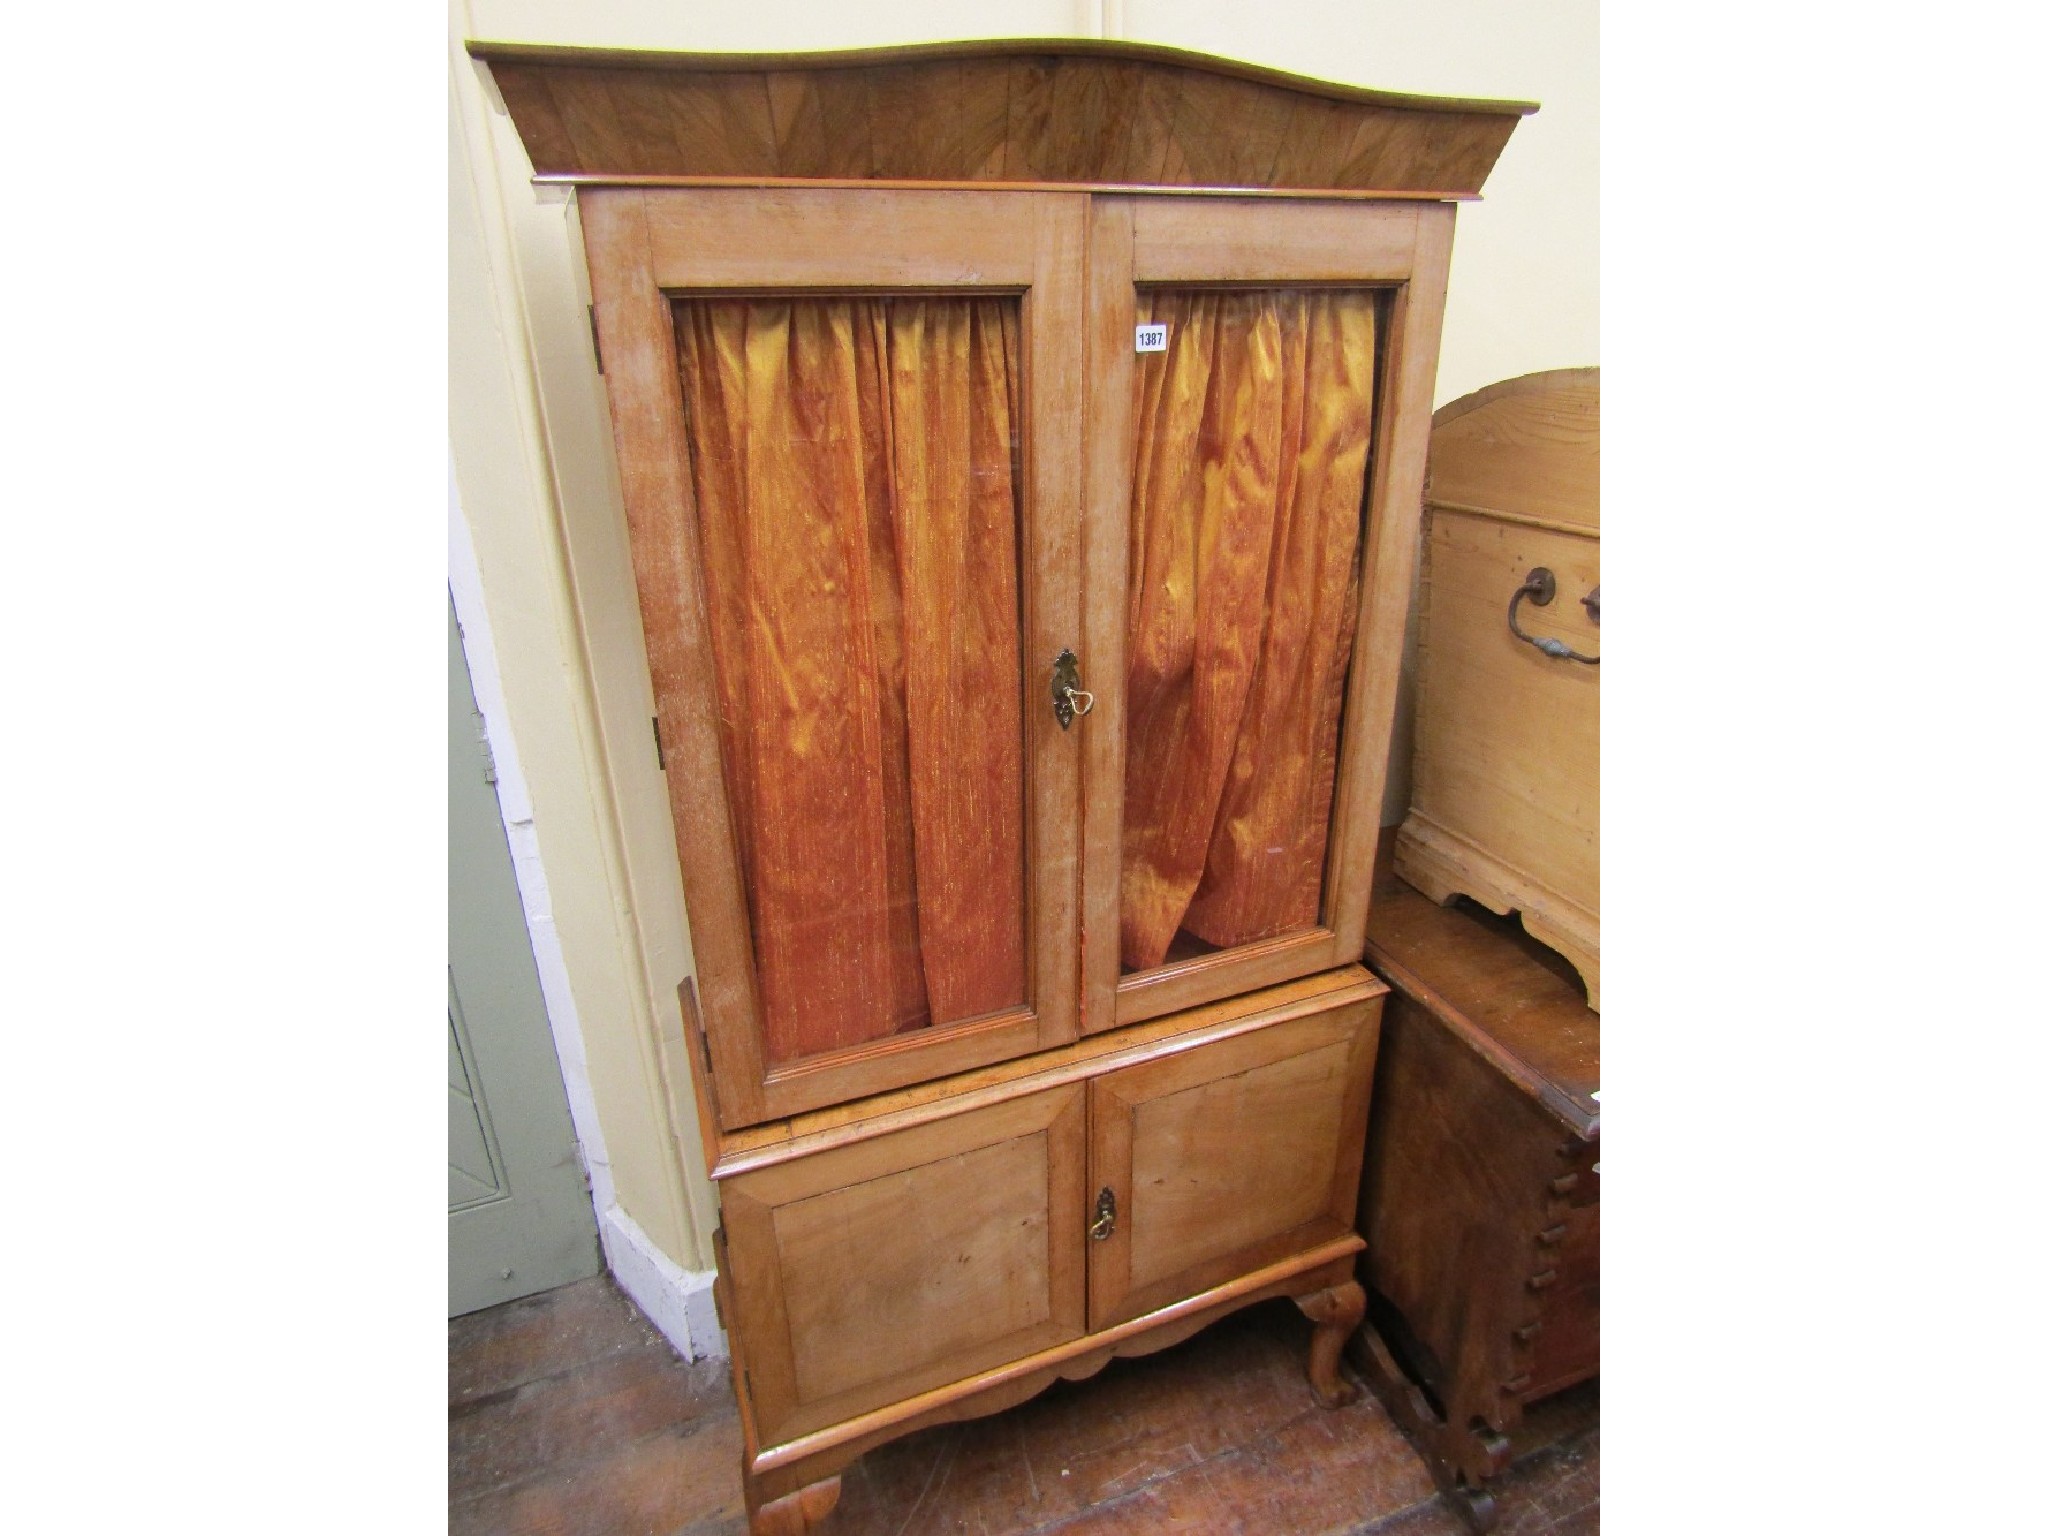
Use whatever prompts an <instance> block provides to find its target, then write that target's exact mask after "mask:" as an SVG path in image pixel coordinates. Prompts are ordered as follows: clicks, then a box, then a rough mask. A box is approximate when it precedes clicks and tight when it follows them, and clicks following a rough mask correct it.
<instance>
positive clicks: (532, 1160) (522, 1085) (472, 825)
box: [448, 604, 599, 1317]
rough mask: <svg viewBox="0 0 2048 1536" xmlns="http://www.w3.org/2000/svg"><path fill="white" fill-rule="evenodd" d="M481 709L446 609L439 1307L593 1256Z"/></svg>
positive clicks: (557, 1275)
mask: <svg viewBox="0 0 2048 1536" xmlns="http://www.w3.org/2000/svg"><path fill="white" fill-rule="evenodd" d="M495 779H496V775H495V774H494V772H493V771H492V767H491V758H490V753H489V751H488V750H487V749H486V748H485V746H484V734H483V717H482V716H481V715H480V714H479V713H478V712H477V707H476V699H475V696H474V694H473V693H472V691H471V689H470V683H469V666H468V663H467V661H466V660H465V658H464V657H463V654H462V637H461V631H460V630H459V629H458V628H457V627H456V623H455V610H454V607H453V605H452V604H451V605H450V607H449V610H448V1315H449V1316H450V1317H454V1316H456V1315H457V1314H459V1313H463V1312H474V1311H476V1310H477V1309H478V1308H479V1307H488V1306H493V1305H495V1304H496V1303H498V1302H501V1301H510V1300H512V1299H513V1298H514V1297H515V1296H529V1295H532V1294H533V1293H534V1292H535V1291H545V1290H551V1289H553V1288H554V1287H555V1286H558V1285H567V1284H568V1283H569V1282H570V1281H571V1280H581V1279H584V1278H585V1277H586V1276H589V1275H594V1274H596V1273H597V1271H598V1268H599V1259H598V1247H597V1224H596V1221H595V1219H594V1217H593V1216H592V1213H591V1208H590V1192H589V1190H588V1189H587V1188H586V1187H585V1185H584V1180H583V1169H582V1166H581V1164H580V1163H579V1162H578V1161H577V1158H576V1135H575V1130H574V1128H573V1127H572V1126H571V1124H570V1121H569V1103H568V1099H567V1097H566V1096H565V1095H564V1093H563V1091H562V1072H561V1067H560V1065H559V1064H558V1063H557V1061H556V1059H555V1043H554V1038H553V1036H552V1035H551V1034H550V1033H549V1031H548V1017H547V1010H546V1007H545V1006H544V1005H543V1003H542V1002H541V993H540V976H539V974H538V972H537V971H536V970H535V969H534V964H533V948H532V943H531V940H530V939H529V938H528V936H527V932H526V917H525V913H524V911H523V909H522V908H521V907H520V904H519V890H518V887H517V885H516V884H515V883H514V880H513V874H512V853H511V849H510V848H509V846H508V845H507V844H506V841H505V824H504V821H503V820H502V819H501V817H500V815H499V811H498V795H497V790H496V788H495V787H494V786H495Z"/></svg>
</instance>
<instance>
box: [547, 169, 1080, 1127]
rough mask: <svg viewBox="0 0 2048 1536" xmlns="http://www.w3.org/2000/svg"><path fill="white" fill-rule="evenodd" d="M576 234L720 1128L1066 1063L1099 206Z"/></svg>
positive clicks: (1073, 1018) (767, 219)
mask: <svg viewBox="0 0 2048 1536" xmlns="http://www.w3.org/2000/svg"><path fill="white" fill-rule="evenodd" d="M579 206H580V208H581V212H582V220H583V229H584V242H585V247H586V250H587V253H588V256H589V266H590V277H591V289H592V294H593V297H594V299H595V301H596V302H595V318H596V324H597V329H598V335H599V342H600V348H601V351H602V355H603V360H604V363H603V366H604V370H605V383H606V386H607V390H608V393H609V396H610V400H611V407H612V416H613V431H614V437H615V440H616V444H617V448H618V456H619V467H620V475H621V481H622V485H623V490H624V496H625V505H626V514H627V520H628V524H629V531H630V535H631V545H632V551H633V564H634V576H635V579H636V582H637V585H638V589H639V598H640V613H641V620H642V624H643V627H644V629H645V632H646V639H647V653H648V662H649V669H650V672H651V675H652V680H653V685H654V695H655V703H656V708H657V711H658V729H659V731H660V736H661V741H662V745H663V749H664V752H665V756H666V764H667V776H668V787H669V797H670V806H671V810H672V813H673V816H674V820H675V825H676V844H677V849H678V852H679V854H680V856H681V862H682V870H683V880H684V888H685V891H686V893H687V899H688V903H689V910H690V920H691V937H692V941H693V945H694V948H695V953H696V958H697V969H698V992H699V996H700V999H701V1006H702V1010H703V1019H704V1026H705V1032H706V1035H707V1038H708V1043H709V1047H710V1052H711V1056H712V1064H713V1073H712V1086H713V1092H714V1095H715V1100H716V1104H717V1109H718V1118H719V1120H720V1122H721V1123H722V1124H724V1125H725V1126H726V1127H728V1128H731V1127H735V1126H740V1125H747V1124H752V1123H756V1122H758V1121H761V1120H765V1119H771V1118H777V1117H780V1116H784V1115H788V1114H793V1113H797V1112H799V1111H802V1110H806V1109H811V1108H815V1107H818V1106H820V1105H824V1104H829V1103H835V1102H839V1101H843V1100H846V1099H851V1098H856V1097H860V1096H862V1095H865V1094H871V1093H876V1092H880V1091H882V1090H885V1089H889V1088H894V1087H898V1086H901V1085H903V1084H906V1083H910V1082H914V1081H919V1080H923V1079H928V1078H933V1077H938V1076H942V1075H944V1074H947V1073H952V1072H958V1071H963V1070H966V1069H968V1068H971V1067H975V1066H980V1065H983V1064H986V1063H989V1062H994V1061H1000V1060H1003V1059H1006V1058H1009V1057H1013V1056H1018V1055H1022V1054H1025V1053H1027V1052H1030V1051H1035V1050H1041V1049H1044V1048H1046V1047H1048V1046H1052V1045H1057V1044H1060V1043H1063V1042H1066V1041H1069V1040H1072V1039H1073V1038H1074V1037H1075V1034H1076V1029H1077V1006H1076V995H1075V994H1076V980H1077V969H1078V967H1077V962H1076V955H1077V953H1078V943H1077V910H1076V909H1077V902H1078V890H1077V840H1076V829H1077V827H1078V825H1079V793H1078V792H1079V752H1080V745H1079V733H1076V732H1069V731H1066V730H1063V729H1062V727H1061V726H1060V724H1059V723H1058V721H1057V720H1056V719H1055V716H1054V711H1053V709H1052V706H1051V683H1050V678H1051V673H1052V667H1053V662H1054V659H1055V658H1056V657H1057V656H1058V654H1059V653H1060V652H1061V651H1062V650H1063V649H1067V648H1069V647H1077V646H1078V644H1079V639H1080V617H1081V616H1080V598H1079V576H1080V571H1079V566H1078V562H1077V561H1076V559H1075V549H1076V547H1077V539H1078V526H1077V523H1078V516H1077V514H1078V508H1079V505H1080V501H1081V486H1080V474H1081V471H1080V445H1081V440H1082V432H1081V414H1080V412H1081V393H1080V391H1079V389H1078V388H1076V387H1075V386H1076V381H1077V380H1079V378H1080V377H1081V370H1082V338H1083V335H1084V330H1085V328H1084V325H1083V322H1082V315H1083V306H1082V296H1083V280H1084V275H1085V274H1084V240H1085V233H1086V227H1085V226H1086V210H1087V199H1086V198H1085V197H1084V196H1082V195H1079V194H1064V193H1048V194H1037V195H1019V194H1016V193H996V192H969V191H963V192H932V191H918V192H893V191H888V190H879V189H878V190H866V189H863V190H859V191H845V190H835V189H819V188H805V189H792V190H781V191H762V190H755V189H747V190H739V189H734V190H726V189H660V190H656V189H635V188H601V189H588V190H586V191H585V192H584V193H583V194H582V196H581V198H580V204H579Z"/></svg>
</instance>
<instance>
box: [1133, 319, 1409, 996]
mask: <svg viewBox="0 0 2048 1536" xmlns="http://www.w3.org/2000/svg"><path fill="white" fill-rule="evenodd" d="M1374 317H1375V310H1374V303H1373V297H1372V295H1370V294H1369V293H1364V292H1356V291H1354V292H1337V291H1329V292H1321V291H1299V290H1294V291H1288V290H1271V291H1258V292H1214V291H1212V292H1198V291H1173V290H1160V291H1155V292H1152V293H1149V294H1141V295H1140V302H1139V314H1138V319H1139V320H1140V322H1141V323H1143V322H1150V323H1164V324H1165V325H1166V327H1167V337H1168V350H1167V351H1166V352H1165V353H1163V354H1154V355H1143V356H1140V357H1139V358H1138V359H1137V376H1136V385H1135V436H1136V455H1135V463H1134V466H1133V468H1134V476H1133V486H1132V503H1131V528H1130V608H1129V629H1128V633H1127V636H1126V642H1127V656H1128V662H1129V679H1128V683H1129V691H1128V696H1127V697H1128V713H1129V726H1128V730H1129V742H1128V748H1127V756H1126V768H1125V784H1124V811H1123V815H1124V834H1123V877H1122V890H1121V917H1122V923H1121V926H1122V933H1121V944H1122V963H1123V967H1124V969H1125V970H1126V971H1127V972H1128V971H1137V970H1146V969H1150V968H1152V967H1155V966H1157V965H1159V964H1160V963H1161V962H1162V961H1163V960H1164V959H1166V958H1167V955H1168V951H1169V948H1170V947H1172V946H1173V945H1174V944H1175V941H1176V939H1177V937H1179V936H1181V935H1183V934H1185V935H1187V936H1191V937H1192V938H1193V939H1194V940H1197V941H1199V943H1198V944H1196V945H1194V946H1192V948H1193V949H1194V950H1195V951H1199V949H1200V948H1201V947H1202V946H1217V947H1227V946H1231V945H1236V944H1243V943H1247V942H1250V941H1252V940H1256V939H1259V938H1265V937H1270V936H1273V935H1277V934H1281V933H1286V932H1289V931H1293V930H1298V929H1302V928H1307V927H1310V926H1312V925H1313V924H1315V923H1316V922H1317V920H1318V918H1319V914H1320V905H1321V896H1322V878H1323V861H1324V855H1325V852H1326V848H1327V844H1328V838H1329V823H1330V810H1331V796H1332V791H1333V788H1334V785H1335V782H1336V766H1337V736H1338V727H1339V723H1340V721H1341V718H1342V714H1343V704H1344V682H1345V676H1346V669H1347V666H1348V663H1349V660H1350V654H1351V643H1352V637H1353V633H1354V630H1355V616H1356V612H1357V603H1358V579H1359V561H1360V549H1361V527H1362V524H1361V506H1362V502H1363V496H1364V490H1365V471H1366V459H1367V451H1368V448H1369V446H1370V442H1371V427H1372V409H1373V345H1374ZM1183 952H1185V951H1183Z"/></svg>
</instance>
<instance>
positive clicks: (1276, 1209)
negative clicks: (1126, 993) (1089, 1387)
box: [1088, 999, 1380, 1328]
mask: <svg viewBox="0 0 2048 1536" xmlns="http://www.w3.org/2000/svg"><path fill="white" fill-rule="evenodd" d="M1379 1009H1380V1004H1379V1000H1378V999H1372V1000H1370V1001H1367V1002H1362V1003H1350V1004H1344V1005H1340V1006H1339V1007H1336V1008H1333V1009H1330V1010H1328V1011H1327V1012H1324V1013H1320V1014H1312V1015H1310V1016H1309V1017H1307V1018H1301V1019H1295V1020H1292V1021H1290V1022H1288V1023H1285V1024H1279V1025H1275V1026H1273V1027H1272V1028H1269V1029H1263V1030H1258V1031H1255V1032H1254V1033H1251V1034H1248V1035H1240V1036H1236V1037H1233V1038H1231V1039H1228V1040H1222V1041H1218V1042H1216V1043H1215V1044H1213V1045H1206V1046H1202V1047H1199V1048H1197V1049H1195V1050H1192V1051H1188V1052H1185V1053H1182V1054H1180V1055H1177V1056H1171V1057H1167V1058H1164V1059H1162V1060H1159V1061H1153V1062H1146V1063H1142V1064H1140V1065H1138V1066H1134V1067H1126V1068H1124V1069H1122V1070H1120V1071H1116V1072H1111V1073H1108V1074H1106V1075H1104V1076H1103V1077H1101V1078H1098V1079H1096V1080H1095V1081H1094V1082H1093V1083H1091V1084H1090V1085H1089V1092H1090V1099H1089V1128H1090V1129H1089V1157H1090V1184H1089V1188H1090V1189H1091V1191H1097V1192H1099V1191H1100V1190H1103V1189H1107V1190H1109V1191H1110V1193H1111V1196H1112V1197H1113V1198H1114V1200H1115V1202H1116V1208H1117V1221H1116V1225H1115V1229H1114V1230H1113V1231H1112V1232H1111V1233H1110V1235H1109V1236H1108V1237H1107V1238H1105V1239H1102V1240H1100V1241H1096V1242H1092V1243H1090V1244H1089V1278H1088V1296H1089V1301H1088V1312H1089V1326H1090V1327H1091V1328H1105V1327H1110V1326H1113V1325H1114V1324H1116V1323H1120V1322H1124V1321H1127V1320H1129V1319H1131V1318H1135V1317H1141V1316H1143V1315H1144V1314H1145V1313H1147V1312H1151V1311H1155V1310H1157V1309H1158V1308H1160V1307H1163V1306H1167V1305H1169V1304H1171V1303H1172V1302H1175V1301H1178V1300H1180V1299H1181V1298H1183V1297H1186V1296H1191V1295H1194V1294H1195V1293H1196V1292H1198V1291H1202V1290H1205V1289H1207V1288H1208V1287H1210V1286H1212V1285H1217V1284H1220V1283H1222V1282H1223V1281H1224V1280H1226V1279H1228V1278H1229V1277H1230V1276H1231V1275H1233V1274H1237V1273H1241V1272H1244V1271H1246V1270H1249V1269H1254V1268H1257V1267H1259V1266H1260V1265H1263V1264H1269V1263H1272V1262H1275V1261H1276V1260H1279V1259H1282V1258H1285V1257H1286V1256H1287V1255H1289V1254H1291V1253H1295V1252H1298V1251H1301V1250H1303V1249H1307V1248H1311V1247H1313V1246H1315V1245H1316V1244H1318V1243H1323V1242H1328V1241H1330V1240H1331V1239H1332V1238H1340V1237H1343V1236H1345V1235H1347V1234H1348V1233H1349V1232H1350V1231H1351V1224H1352V1221H1351V1218H1352V1214H1353V1212H1354V1210H1355V1208H1356V1206H1357V1201H1358V1176H1359V1163H1360V1159H1361V1157H1362V1155H1363V1152H1364V1145H1365V1116H1366V1107H1367V1104H1368V1102H1369V1100H1370V1098H1371V1093H1372V1063H1373V1058H1374V1054H1375V1048H1376V1046H1377V1043H1378V1038H1379ZM1091 1198H1095V1197H1094V1196H1091Z"/></svg>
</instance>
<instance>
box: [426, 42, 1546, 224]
mask: <svg viewBox="0 0 2048 1536" xmlns="http://www.w3.org/2000/svg"><path fill="white" fill-rule="evenodd" d="M466 46H467V47H468V50H469V53H470V56H471V57H472V58H474V59H476V60H478V61H479V63H480V64H482V65H483V66H484V67H485V68H486V69H488V71H489V72H490V76H491V80H492V83H493V84H494V86H495V87H496V92H497V96H498V99H499V100H500V101H502V102H503V103H504V106H505V109H506V111H507V112H508V113H509V114H510V116H511V118H512V120H513V123H514V125H515V126H516V127H517V129H518V131H519V137H520V140H521V142H522V143H523V144H524V145H525V146H526V151H527V155H528V157H529V159H530V160H531V161H532V163H533V168H534V170H535V172H536V173H537V174H538V175H540V176H541V177H543V178H551V179H552V178H582V179H597V180H605V181H614V180H618V179H621V178H650V177H654V178H660V177H688V178H701V177H717V178H725V179H729V180H739V181H747V180H752V179H758V178H778V179H796V180H803V181H818V180H829V181H841V182H854V183H873V182H877V181H894V182H900V183H914V184H931V183H936V182H969V183H978V184H989V183H1001V184H1005V185H1020V184H1030V183H1037V184H1055V185H1060V186H1066V187H1076V186H1088V187H1118V188H1132V187H1174V188H1228V189H1232V190H1256V189H1261V188H1264V189H1275V190H1286V191H1289V192H1295V193H1301V192H1314V193H1345V192H1350V193H1374V194H1407V195H1414V194H1425V195H1428V196H1431V197H1435V198H1459V197H1474V196H1477V195H1478V193H1479V190H1480V188H1481V186H1483V185H1484V183H1485V181H1486V178H1487V176H1488V174H1490V173H1491V171H1492V169H1493V166H1494V162H1495V161H1496V160H1497V159H1498V158H1499V156H1500V152H1501V150H1502V148H1503V147H1504V146H1505V145H1506V143H1507V140H1508V136H1509V135H1510V134H1511V133H1512V132H1513V131H1514V127H1515V124H1516V123H1517V122H1519V121H1520V120H1521V119H1522V118H1523V117H1524V116H1526V115H1528V114H1529V113H1531V112H1534V111H1535V110H1536V106H1535V104H1534V103H1533V102H1522V101H1489V100H1458V99H1454V98H1448V97H1432V96H1413V95H1404V94H1401V93H1398V92H1392V91H1376V90H1368V89H1365V88H1362V87H1358V86H1350V85H1343V84H1339V83H1337V82H1335V81H1329V80H1315V79H1310V78H1307V77H1305V76H1299V75H1290V74H1286V73H1283V72H1282V71H1279V70H1273V69H1265V68H1261V67H1259V66H1256V65H1250V64H1244V63H1240V62H1238V61H1235V60H1230V59H1219V58H1214V57H1211V56H1209V55H1205V54H1199V53H1189V52H1185V51H1183V50H1180V49H1175V48H1163V47H1158V46H1154V45H1151V44H1143V43H1124V42H1117V41H1108V40H1100V39H1077V38H1057V39H1055V38H1024V39H1005V40H994V41H985V42H966V43H939V44H926V45H918V46H913V47H903V48H886V49H860V50H852V51H847V52H840V53H791V54H703V53H661V52H640V51H633V50H620V49H602V48H561V47H551V46H537V45H530V44H520V43H502V42H490V41H480V40H473V41H471V42H469V43H468V44H467V45H466Z"/></svg>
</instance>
